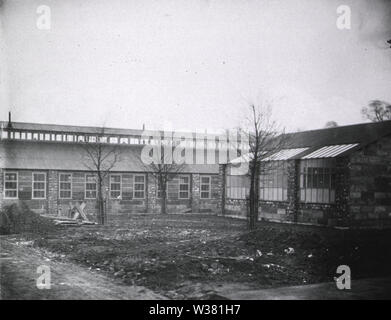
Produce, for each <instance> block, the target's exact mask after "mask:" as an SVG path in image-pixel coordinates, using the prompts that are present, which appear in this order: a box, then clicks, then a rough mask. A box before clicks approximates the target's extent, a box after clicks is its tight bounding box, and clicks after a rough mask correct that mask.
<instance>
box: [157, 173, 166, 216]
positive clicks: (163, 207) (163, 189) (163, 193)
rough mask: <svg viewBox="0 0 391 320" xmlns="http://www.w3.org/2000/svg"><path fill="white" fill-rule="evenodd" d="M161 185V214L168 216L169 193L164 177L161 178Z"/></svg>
mask: <svg viewBox="0 0 391 320" xmlns="http://www.w3.org/2000/svg"><path fill="white" fill-rule="evenodd" d="M159 184H160V190H161V201H160V213H161V214H167V192H166V184H167V182H166V183H164V180H163V177H159Z"/></svg>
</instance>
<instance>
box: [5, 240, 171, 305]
mask: <svg viewBox="0 0 391 320" xmlns="http://www.w3.org/2000/svg"><path fill="white" fill-rule="evenodd" d="M58 260H59V259H57V258H55V257H53V256H51V255H50V254H49V253H47V252H44V251H42V250H39V249H36V248H33V247H32V246H31V245H30V244H29V242H26V241H19V240H17V239H15V238H14V239H12V238H11V239H9V238H7V237H3V236H2V237H0V296H1V299H12V300H14V299H24V300H25V299H56V300H57V299H73V300H90V299H108V300H111V299H119V300H136V299H137V300H149V299H165V297H164V296H162V295H159V294H156V293H154V292H153V291H151V290H149V289H147V288H144V287H141V286H124V285H121V284H120V283H117V282H116V281H115V280H114V279H111V278H108V277H107V276H105V275H104V274H101V273H98V272H96V271H93V270H89V269H88V268H85V267H82V266H78V265H75V264H73V263H70V262H67V261H58ZM39 266H49V267H50V276H51V282H50V284H51V288H50V289H38V288H37V278H38V277H39V276H40V274H38V273H37V268H38V267H39Z"/></svg>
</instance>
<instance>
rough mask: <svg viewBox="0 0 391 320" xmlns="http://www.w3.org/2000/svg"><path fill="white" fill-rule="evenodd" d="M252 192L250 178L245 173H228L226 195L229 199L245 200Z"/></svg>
mask: <svg viewBox="0 0 391 320" xmlns="http://www.w3.org/2000/svg"><path fill="white" fill-rule="evenodd" d="M249 192H250V179H249V177H247V176H245V175H227V176H226V184H225V196H226V198H227V199H233V200H245V199H247V197H248V196H249Z"/></svg>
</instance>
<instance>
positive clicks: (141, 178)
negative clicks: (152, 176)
mask: <svg viewBox="0 0 391 320" xmlns="http://www.w3.org/2000/svg"><path fill="white" fill-rule="evenodd" d="M134 181H135V182H144V176H135V180H134Z"/></svg>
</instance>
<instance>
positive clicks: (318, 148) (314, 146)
mask: <svg viewBox="0 0 391 320" xmlns="http://www.w3.org/2000/svg"><path fill="white" fill-rule="evenodd" d="M386 136H391V120H390V121H383V122H371V123H360V124H355V125H350V126H341V127H333V128H326V129H318V130H309V131H302V132H294V133H287V134H284V135H283V136H278V137H277V138H276V139H275V141H277V142H276V143H278V144H280V145H282V146H281V147H280V148H276V152H275V153H274V154H272V155H271V156H269V157H267V158H265V159H264V160H265V161H272V160H288V159H310V158H311V159H312V158H328V157H337V156H344V155H347V154H349V153H351V152H354V151H355V150H357V149H359V148H361V147H363V146H365V145H367V144H369V143H371V142H374V141H376V140H379V139H381V138H383V137H386ZM281 141H282V143H281ZM270 145H271V146H273V141H271V143H270ZM274 145H276V144H274ZM273 148H274V147H271V149H270V150H273ZM277 149H280V150H277ZM246 157H247V158H246V159H245V158H244V157H242V158H237V159H234V160H232V161H230V163H232V164H235V163H238V162H243V161H244V162H246V161H248V159H249V158H250V157H251V156H249V155H247V156H246Z"/></svg>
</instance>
